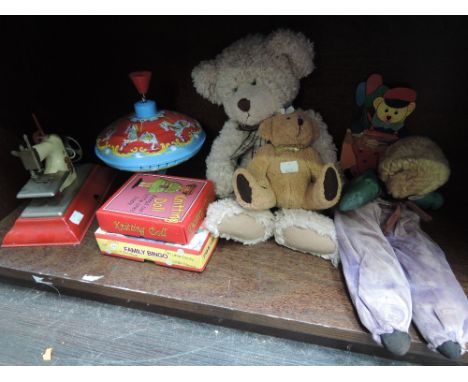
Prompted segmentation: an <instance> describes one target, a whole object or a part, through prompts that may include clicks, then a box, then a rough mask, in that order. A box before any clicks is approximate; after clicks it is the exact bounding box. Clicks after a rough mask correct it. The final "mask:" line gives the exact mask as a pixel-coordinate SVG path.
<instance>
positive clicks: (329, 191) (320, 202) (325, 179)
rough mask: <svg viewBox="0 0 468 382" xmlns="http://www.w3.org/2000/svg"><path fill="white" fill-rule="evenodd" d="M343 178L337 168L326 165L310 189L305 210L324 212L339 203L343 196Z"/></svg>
mask: <svg viewBox="0 0 468 382" xmlns="http://www.w3.org/2000/svg"><path fill="white" fill-rule="evenodd" d="M341 188H342V185H341V178H340V175H339V174H338V170H337V169H336V167H335V166H334V165H333V164H331V163H328V164H325V165H324V167H323V169H322V172H321V174H320V176H319V177H318V178H317V180H316V181H315V182H314V183H313V184H311V186H310V187H309V189H308V191H307V194H306V199H305V201H304V208H305V209H309V210H324V209H327V208H331V207H333V206H334V205H335V204H336V203H338V201H339V199H340V196H341Z"/></svg>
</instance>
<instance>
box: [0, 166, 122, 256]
mask: <svg viewBox="0 0 468 382" xmlns="http://www.w3.org/2000/svg"><path fill="white" fill-rule="evenodd" d="M114 176H115V172H114V170H112V169H110V168H108V167H103V166H99V165H95V166H94V167H93V169H92V170H91V172H90V174H89V175H88V177H87V179H86V180H85V182H84V183H83V185H82V186H81V188H80V190H79V191H78V193H77V194H76V196H75V197H74V199H73V200H72V202H71V203H70V205H69V206H68V208H67V210H66V211H65V213H64V214H63V216H60V217H46V218H22V217H19V218H18V219H17V220H16V222H15V224H14V225H13V228H12V229H11V230H10V231H9V232H8V233H7V234H6V235H5V237H4V239H3V243H2V247H25V246H37V245H68V244H69V245H77V244H80V242H81V241H82V240H83V237H84V235H85V233H86V231H87V230H88V228H89V226H90V225H91V222H92V221H93V218H94V214H95V212H96V210H97V209H98V208H99V206H100V205H101V202H102V200H103V199H104V197H105V196H106V194H107V191H108V190H109V187H110V186H111V184H112V180H113V179H114Z"/></svg>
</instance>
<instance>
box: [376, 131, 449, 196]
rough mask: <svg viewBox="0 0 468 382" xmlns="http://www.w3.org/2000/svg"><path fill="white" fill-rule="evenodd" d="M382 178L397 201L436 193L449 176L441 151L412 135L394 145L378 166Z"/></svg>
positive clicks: (427, 141) (426, 140)
mask: <svg viewBox="0 0 468 382" xmlns="http://www.w3.org/2000/svg"><path fill="white" fill-rule="evenodd" d="M379 176H380V179H382V181H383V182H384V183H385V185H386V187H387V191H388V193H389V194H391V195H392V196H393V197H394V198H398V199H402V198H407V197H409V196H421V195H425V194H428V193H430V192H432V191H435V190H437V189H438V188H439V187H441V186H442V185H444V184H445V183H446V182H447V180H448V178H449V176H450V167H449V163H448V161H447V159H446V158H445V156H444V154H443V152H442V150H441V149H440V148H439V146H437V145H436V144H435V143H434V142H433V141H431V140H430V139H429V138H426V137H420V136H411V137H407V138H402V139H400V140H398V141H397V142H395V143H394V144H392V145H391V146H390V147H389V148H388V149H387V151H386V152H385V154H384V156H383V158H382V160H381V162H380V164H379Z"/></svg>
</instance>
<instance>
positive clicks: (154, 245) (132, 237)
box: [95, 173, 217, 272]
mask: <svg viewBox="0 0 468 382" xmlns="http://www.w3.org/2000/svg"><path fill="white" fill-rule="evenodd" d="M214 197H215V196H214V187H213V184H212V182H210V181H207V180H201V179H191V178H183V177H175V176H169V175H159V174H145V173H137V174H134V175H133V176H132V177H130V179H129V180H128V181H127V182H126V183H125V184H124V185H123V186H122V187H121V188H120V189H119V190H118V191H117V192H116V193H115V194H114V195H112V197H111V198H109V200H108V201H107V202H106V203H104V205H103V206H102V207H101V208H100V209H99V210H98V211H97V213H96V216H97V219H98V222H99V229H98V230H97V231H96V232H95V236H96V240H97V243H98V245H99V248H100V250H101V252H102V253H103V254H105V255H111V256H117V257H123V258H127V259H132V260H137V261H145V260H149V261H153V262H154V263H156V264H159V265H164V266H168V267H174V268H181V269H186V270H191V271H196V272H202V271H203V270H204V269H205V267H206V264H207V263H208V261H209V259H210V257H211V255H212V253H213V251H214V249H215V247H216V244H217V238H215V237H213V236H212V235H211V234H210V233H209V232H208V231H207V230H206V229H205V228H204V227H203V221H204V218H205V215H206V210H207V208H208V205H209V204H210V203H211V202H212V201H213V200H214Z"/></svg>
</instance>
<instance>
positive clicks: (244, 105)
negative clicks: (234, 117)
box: [237, 98, 250, 112]
mask: <svg viewBox="0 0 468 382" xmlns="http://www.w3.org/2000/svg"><path fill="white" fill-rule="evenodd" d="M237 107H238V108H239V109H241V110H242V111H245V112H247V111H249V110H250V101H249V100H248V99H247V98H242V99H240V100H239V102H237Z"/></svg>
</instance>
